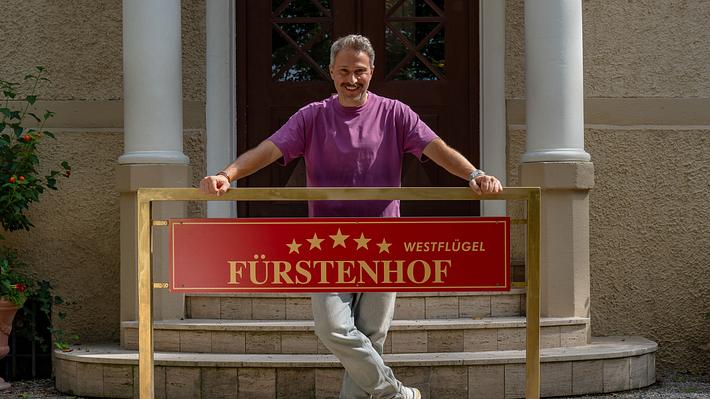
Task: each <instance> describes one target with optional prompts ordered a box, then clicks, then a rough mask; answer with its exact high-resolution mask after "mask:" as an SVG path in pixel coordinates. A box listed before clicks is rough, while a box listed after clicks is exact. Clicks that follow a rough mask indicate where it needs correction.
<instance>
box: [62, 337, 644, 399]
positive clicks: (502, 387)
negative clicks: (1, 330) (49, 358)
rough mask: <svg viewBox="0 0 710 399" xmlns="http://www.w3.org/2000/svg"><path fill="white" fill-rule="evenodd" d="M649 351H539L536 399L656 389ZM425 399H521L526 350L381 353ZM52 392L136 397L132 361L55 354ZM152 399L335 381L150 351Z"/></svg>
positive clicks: (311, 390)
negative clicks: (539, 397) (539, 395)
mask: <svg viewBox="0 0 710 399" xmlns="http://www.w3.org/2000/svg"><path fill="white" fill-rule="evenodd" d="M656 350H657V345H656V343H655V342H652V341H649V340H647V339H645V338H641V337H607V338H594V339H593V341H592V344H591V345H584V346H577V347H566V348H550V349H543V350H542V351H541V362H542V365H541V375H542V385H541V391H542V396H545V397H549V396H570V395H584V394H594V393H602V392H617V391H623V390H628V389H635V388H641V387H645V386H648V385H651V384H653V383H654V382H655V380H656V376H655V370H656V368H655V352H656ZM384 359H385V361H386V362H387V364H388V365H390V366H391V367H392V368H393V369H394V372H395V375H397V377H398V378H399V379H400V380H401V381H402V382H403V383H404V384H405V385H410V386H416V387H418V388H419V389H421V390H422V394H423V397H424V398H426V399H430V398H431V399H465V398H469V399H473V398H486V399H496V398H522V397H524V390H525V382H524V381H525V352H524V351H518V350H510V351H496V352H454V353H426V354H395V355H384ZM55 360H56V362H55V370H56V386H57V389H58V390H59V391H61V392H64V393H67V394H72V395H78V396H90V397H111V398H131V397H135V398H137V397H138V387H139V381H138V379H139V373H138V354H137V353H136V351H135V350H126V349H121V348H120V347H118V346H117V345H90V346H82V347H76V348H73V350H72V351H71V352H62V351H55ZM155 364H156V367H155V377H154V378H155V380H154V384H155V397H156V398H170V399H182V398H198V399H199V398H204V399H207V398H209V399H218V398H238V399H239V398H241V399H246V398H294V399H307V398H316V399H331V398H332V399H334V398H337V397H338V390H339V387H340V381H341V378H342V369H341V368H340V363H339V362H338V360H337V359H336V358H335V357H334V356H332V355H263V354H261V355H257V354H199V353H168V352H157V353H156V354H155Z"/></svg>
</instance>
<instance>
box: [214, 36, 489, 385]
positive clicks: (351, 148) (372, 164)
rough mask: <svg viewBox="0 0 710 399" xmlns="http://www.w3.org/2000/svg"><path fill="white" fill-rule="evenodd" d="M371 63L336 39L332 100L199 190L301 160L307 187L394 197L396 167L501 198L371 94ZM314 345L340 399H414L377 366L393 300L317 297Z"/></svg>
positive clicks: (364, 47)
mask: <svg viewBox="0 0 710 399" xmlns="http://www.w3.org/2000/svg"><path fill="white" fill-rule="evenodd" d="M374 61H375V53H374V50H373V49H372V45H371V44H370V41H369V40H368V39H367V38H365V37H363V36H359V35H349V36H346V37H342V38H340V39H338V40H337V41H336V42H335V43H333V45H332V47H331V50H330V76H331V78H332V79H333V82H334V83H335V89H336V90H337V95H336V96H333V97H330V98H328V99H325V100H323V101H320V102H315V103H311V104H309V105H306V106H305V107H303V108H301V109H300V110H299V111H298V112H297V113H296V114H294V115H293V116H292V117H291V118H290V119H289V120H288V122H286V124H284V126H282V127H281V128H280V129H279V130H278V131H277V132H276V133H274V134H273V135H272V136H271V137H269V138H268V139H266V140H265V141H263V142H262V143H260V144H259V145H258V146H256V147H255V148H254V149H251V150H249V151H247V152H245V153H244V154H243V155H241V156H239V157H238V158H237V159H236V160H235V161H234V162H233V163H232V164H230V165H229V166H227V167H226V168H225V169H224V170H223V171H221V172H219V173H218V174H217V175H215V176H207V177H205V178H204V179H202V181H201V182H200V189H201V190H202V191H204V192H206V193H212V194H217V195H220V194H223V193H225V192H226V191H227V189H228V188H229V185H230V183H231V182H232V181H234V180H237V179H240V178H242V177H245V176H248V175H250V174H252V173H254V172H256V171H257V170H259V169H261V168H263V167H264V166H267V165H269V164H271V163H272V162H274V161H276V160H278V159H281V158H283V162H284V164H286V163H288V162H290V161H291V160H293V159H296V158H299V157H304V159H305V163H306V175H307V182H308V186H309V187H383V186H394V187H398V186H400V184H401V177H400V176H401V168H402V157H403V155H404V153H407V152H408V153H412V154H414V155H415V156H417V157H418V158H420V159H421V157H422V156H426V157H427V158H429V159H431V160H433V161H434V162H436V163H437V164H438V165H440V166H442V167H444V168H445V169H446V170H447V171H449V172H450V173H452V174H454V175H456V176H459V177H461V178H464V179H467V180H468V184H469V186H470V187H471V188H472V189H473V190H474V191H475V192H477V193H479V194H480V193H498V192H500V191H502V187H501V184H500V182H499V181H498V180H497V179H496V178H495V177H493V176H487V175H485V174H484V173H483V172H482V171H481V170H479V169H476V168H475V167H474V166H473V165H471V163H470V162H469V161H468V160H466V158H464V157H463V156H462V155H461V154H459V153H458V152H457V151H455V150H453V149H452V148H451V147H449V146H448V145H446V143H444V141H443V140H441V139H440V138H438V137H437V135H436V134H435V133H434V132H433V131H432V130H431V129H430V128H429V127H428V126H427V125H426V124H424V122H422V121H421V120H420V119H419V116H418V115H417V114H415V113H414V112H413V111H412V110H411V109H410V108H409V107H408V106H406V105H405V104H403V103H401V102H399V101H396V100H392V99H388V98H384V97H380V96H377V95H375V94H374V93H371V92H369V91H368V86H369V84H370V79H372V73H373V71H374V68H375V67H374ZM309 213H310V215H311V216H314V217H328V216H341V217H344V216H357V217H397V216H399V202H398V201H312V202H310V203H309ZM311 302H312V306H313V319H314V321H315V331H316V335H318V337H319V338H320V340H321V341H322V342H323V344H324V345H325V346H326V347H327V348H328V349H330V351H331V352H333V354H335V355H336V356H337V357H338V359H340V361H341V363H342V364H343V367H344V368H345V370H346V373H345V376H344V378H343V385H342V387H341V392H340V398H341V399H360V398H363V399H366V398H370V397H372V398H376V399H420V398H421V394H420V392H419V390H418V389H416V388H409V387H405V386H403V385H402V383H401V382H399V381H398V380H397V379H396V378H395V376H394V374H393V373H392V370H391V369H390V368H389V367H387V365H385V363H384V361H383V360H382V356H381V354H382V347H383V345H384V342H385V337H386V336H387V330H388V329H389V326H390V323H391V321H392V316H393V314H394V302H395V293H379V292H377V293H324V294H313V295H312V297H311Z"/></svg>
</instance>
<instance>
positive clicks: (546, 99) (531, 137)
mask: <svg viewBox="0 0 710 399" xmlns="http://www.w3.org/2000/svg"><path fill="white" fill-rule="evenodd" d="M525 57H526V69H527V74H526V78H525V79H526V87H527V101H526V104H527V110H526V112H527V116H526V118H527V146H526V152H525V154H524V155H523V162H545V161H589V159H590V156H589V154H588V153H587V152H585V151H584V85H583V70H582V1H581V0H526V1H525Z"/></svg>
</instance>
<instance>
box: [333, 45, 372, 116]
mask: <svg viewBox="0 0 710 399" xmlns="http://www.w3.org/2000/svg"><path fill="white" fill-rule="evenodd" d="M374 69H375V68H374V67H371V66H370V57H369V56H368V55H367V53H365V52H362V51H355V50H352V49H343V50H340V51H339V52H338V54H336V55H335V61H334V63H333V65H331V66H330V77H331V78H333V83H335V90H337V91H338V100H339V101H340V104H341V105H343V106H345V107H357V106H360V105H363V104H365V101H366V100H367V88H368V87H369V86H370V79H372V72H373V71H374Z"/></svg>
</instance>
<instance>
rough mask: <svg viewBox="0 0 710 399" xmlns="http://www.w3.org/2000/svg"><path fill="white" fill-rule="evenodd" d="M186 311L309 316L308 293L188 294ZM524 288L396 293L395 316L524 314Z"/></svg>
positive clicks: (239, 316) (194, 314)
mask: <svg viewBox="0 0 710 399" xmlns="http://www.w3.org/2000/svg"><path fill="white" fill-rule="evenodd" d="M185 308H186V315H187V317H188V318H191V319H231V320H310V319H312V318H313V315H312V313H311V300H310V297H309V296H308V295H307V294H237V295H235V294H223V295H222V294H211V295H188V296H187V297H186V298H185ZM524 314H525V289H524V288H516V289H513V290H511V291H509V292H428V293H399V294H397V302H396V308H395V313H394V318H395V319H411V320H413V319H456V318H477V317H497V316H501V317H506V316H523V315H524Z"/></svg>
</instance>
